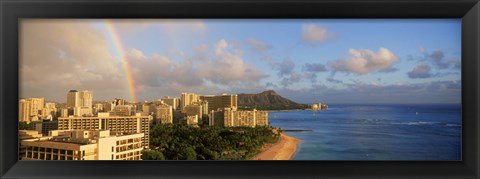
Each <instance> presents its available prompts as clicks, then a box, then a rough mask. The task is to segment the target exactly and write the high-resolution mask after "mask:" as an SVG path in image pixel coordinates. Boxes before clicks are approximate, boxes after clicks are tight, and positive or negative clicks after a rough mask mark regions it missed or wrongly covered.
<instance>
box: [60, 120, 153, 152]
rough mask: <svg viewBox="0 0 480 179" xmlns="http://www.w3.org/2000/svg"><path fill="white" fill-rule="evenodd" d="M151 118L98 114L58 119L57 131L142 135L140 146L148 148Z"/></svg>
mask: <svg viewBox="0 0 480 179" xmlns="http://www.w3.org/2000/svg"><path fill="white" fill-rule="evenodd" d="M152 119H153V117H152V116H141V115H139V114H138V115H135V116H110V114H109V113H99V114H98V116H92V117H66V118H58V129H59V130H74V129H87V130H111V131H119V132H125V133H144V137H142V145H143V146H144V147H145V148H148V147H149V138H148V137H149V128H150V122H151V120H152Z"/></svg>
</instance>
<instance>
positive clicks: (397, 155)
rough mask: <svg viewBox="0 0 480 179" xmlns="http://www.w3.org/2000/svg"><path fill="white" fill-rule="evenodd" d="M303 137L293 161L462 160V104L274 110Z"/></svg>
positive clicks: (274, 122) (274, 119) (273, 121)
mask: <svg viewBox="0 0 480 179" xmlns="http://www.w3.org/2000/svg"><path fill="white" fill-rule="evenodd" d="M268 116H269V123H270V125H271V126H273V127H280V128H281V129H292V130H293V129H298V130H312V131H303V132H285V134H286V135H289V136H292V137H295V138H298V139H300V140H302V142H301V143H299V144H298V146H297V151H296V153H295V155H294V157H293V158H292V159H293V160H461V141H462V140H461V139H462V136H461V131H462V127H461V124H462V122H461V106H460V105H329V109H328V110H322V111H310V110H305V111H280V112H269V114H268Z"/></svg>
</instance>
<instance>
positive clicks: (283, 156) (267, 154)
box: [251, 134, 301, 160]
mask: <svg viewBox="0 0 480 179" xmlns="http://www.w3.org/2000/svg"><path fill="white" fill-rule="evenodd" d="M300 141H301V140H299V139H297V138H294V137H290V136H287V135H284V134H280V140H279V141H278V142H277V143H274V144H268V145H266V146H264V148H263V152H262V153H260V154H258V155H257V156H255V157H253V158H252V159H251V160H290V159H291V158H292V156H293V154H295V151H296V150H297V143H299V142H300Z"/></svg>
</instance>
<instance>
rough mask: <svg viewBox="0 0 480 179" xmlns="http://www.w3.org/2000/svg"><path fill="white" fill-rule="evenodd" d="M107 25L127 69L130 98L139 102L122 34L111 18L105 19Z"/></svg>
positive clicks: (124, 67)
mask: <svg viewBox="0 0 480 179" xmlns="http://www.w3.org/2000/svg"><path fill="white" fill-rule="evenodd" d="M105 26H106V27H107V30H108V34H110V37H111V39H112V41H113V44H114V46H115V49H116V51H117V53H118V54H119V55H120V58H121V60H122V66H123V69H124V70H125V76H126V78H127V83H128V84H127V85H128V90H129V92H130V100H132V102H137V93H136V91H135V79H134V78H133V73H132V68H131V67H130V65H129V64H128V58H127V55H126V53H125V48H124V47H123V43H122V40H121V38H120V35H119V34H118V32H117V30H116V29H115V26H114V25H113V23H112V22H111V20H108V19H107V20H105Z"/></svg>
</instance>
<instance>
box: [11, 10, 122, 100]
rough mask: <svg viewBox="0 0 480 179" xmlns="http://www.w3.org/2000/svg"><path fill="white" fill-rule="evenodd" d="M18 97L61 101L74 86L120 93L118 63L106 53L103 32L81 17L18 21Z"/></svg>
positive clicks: (98, 91) (119, 65) (119, 64)
mask: <svg viewBox="0 0 480 179" xmlns="http://www.w3.org/2000/svg"><path fill="white" fill-rule="evenodd" d="M19 63H20V64H19V65H20V69H19V70H20V72H19V73H20V74H19V79H20V81H19V83H20V96H21V97H34V96H44V97H45V98H47V100H56V101H63V102H65V100H66V99H65V98H66V92H67V91H68V90H70V89H72V88H74V89H79V90H81V89H88V90H94V91H95V94H94V95H96V94H102V93H106V91H109V93H108V94H110V95H107V96H106V97H110V96H111V97H113V95H116V96H123V95H125V94H126V93H124V92H122V91H116V90H110V89H120V88H124V87H125V86H126V83H122V82H119V81H116V80H119V79H125V76H124V73H123V71H122V69H121V63H120V61H119V60H118V59H115V58H114V57H113V55H111V54H109V52H108V45H107V41H106V38H105V37H104V34H103V33H102V32H101V31H98V30H97V29H95V28H93V27H92V26H90V25H89V24H88V22H87V21H84V20H34V19H32V20H22V21H21V22H20V62H19Z"/></svg>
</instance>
